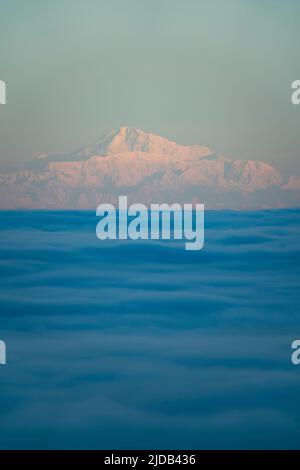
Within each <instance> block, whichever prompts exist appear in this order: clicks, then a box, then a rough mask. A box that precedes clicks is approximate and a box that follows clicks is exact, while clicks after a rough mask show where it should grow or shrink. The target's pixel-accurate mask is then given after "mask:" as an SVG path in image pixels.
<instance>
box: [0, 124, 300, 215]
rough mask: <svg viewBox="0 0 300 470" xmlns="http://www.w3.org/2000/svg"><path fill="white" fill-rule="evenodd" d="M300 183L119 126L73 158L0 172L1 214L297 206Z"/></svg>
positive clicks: (263, 166)
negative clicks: (123, 198)
mask: <svg viewBox="0 0 300 470" xmlns="http://www.w3.org/2000/svg"><path fill="white" fill-rule="evenodd" d="M299 181H300V179H299V178H298V177H297V176H292V177H291V178H290V180H289V181H284V178H283V177H282V176H281V175H280V173H279V172H278V171H277V170H276V169H274V168H273V167H272V166H271V165H270V164H269V163H265V162H260V161H254V160H247V161H243V160H231V159H229V158H225V157H223V156H221V155H218V154H216V153H214V152H213V151H212V150H211V149H210V148H209V147H206V146H202V145H191V146H188V145H180V144H177V143H176V142H173V141H170V140H168V139H165V138H163V137H161V136H158V135H155V134H151V133H147V132H143V131H141V130H139V129H136V128H130V127H126V126H123V127H121V128H120V129H118V130H112V131H110V132H109V133H108V134H106V135H105V136H104V137H103V138H102V139H100V140H98V141H97V142H96V143H94V144H92V145H88V146H85V147H82V148H80V149H79V150H77V151H75V152H74V153H72V154H66V155H53V156H51V155H42V156H40V157H38V158H36V159H34V160H32V161H31V162H30V163H29V164H28V165H27V166H26V167H25V168H24V169H23V170H20V171H18V172H13V173H7V174H0V208H1V209H18V208H20V209H95V208H96V207H97V205H98V204H100V203H101V202H115V201H116V200H117V198H118V196H119V195H120V194H125V195H128V197H129V200H131V201H133V202H144V203H146V204H151V203H152V202H202V203H204V204H205V205H206V206H207V207H208V208H212V209H226V208H231V209H254V208H276V207H277V208H278V207H292V206H293V207H294V206H297V207H298V206H299V205H300V204H299V201H300V197H299V196H300V184H299Z"/></svg>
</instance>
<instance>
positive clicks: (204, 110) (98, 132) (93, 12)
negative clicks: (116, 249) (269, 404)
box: [0, 0, 300, 174]
mask: <svg viewBox="0 0 300 470" xmlns="http://www.w3.org/2000/svg"><path fill="white" fill-rule="evenodd" d="M299 17H300V2H299V1H298V0H285V1H284V2H283V1H282V0H264V1H263V2H262V1H261V0H227V1H225V0H205V1H204V0H188V1H183V0H110V1H107V0H84V1H83V0H81V1H80V0H52V1H51V2H41V1H40V0H27V1H26V2H24V0H1V2H0V79H2V80H5V81H6V84H7V105H6V106H3V105H2V106H1V107H0V158H1V165H0V170H4V169H9V168H14V167H16V166H18V165H20V164H21V165H22V164H23V163H25V162H26V161H27V160H29V159H31V158H32V157H33V156H35V155H38V154H42V153H61V152H69V151H72V150H74V149H75V148H77V147H78V146H81V145H84V144H87V143H91V142H93V141H95V140H97V139H99V137H101V136H102V135H103V134H104V133H105V132H107V131H108V130H110V129H111V128H117V127H119V126H122V125H127V126H134V127H138V128H141V129H143V130H146V131H150V132H154V133H158V134H160V135H163V136H165V137H167V138H170V139H173V140H176V141H177V142H179V143H186V144H192V143H200V144H206V145H209V146H211V147H212V148H213V149H214V150H216V151H218V152H221V153H223V154H224V155H226V156H228V157H232V158H241V159H246V158H252V159H259V160H265V161H269V162H271V163H272V164H273V165H274V166H275V167H276V168H278V169H279V170H281V171H283V172H284V174H289V173H299V171H297V169H298V170H299V160H298V149H299V144H300V133H299V122H300V106H299V107H297V106H295V105H292V103H291V99H290V95H291V90H290V88H291V82H292V81H293V80H295V79H300V62H299V47H298V45H299V44H300V29H299Z"/></svg>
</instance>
